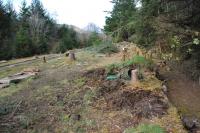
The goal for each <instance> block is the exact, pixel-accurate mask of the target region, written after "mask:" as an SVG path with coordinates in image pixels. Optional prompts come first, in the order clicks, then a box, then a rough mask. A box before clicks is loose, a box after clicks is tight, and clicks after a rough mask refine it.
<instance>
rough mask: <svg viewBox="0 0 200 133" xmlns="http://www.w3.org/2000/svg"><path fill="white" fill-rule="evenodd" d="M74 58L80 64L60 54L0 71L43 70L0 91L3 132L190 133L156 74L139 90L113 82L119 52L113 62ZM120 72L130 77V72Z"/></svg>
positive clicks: (80, 52) (80, 53) (83, 55)
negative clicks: (110, 74) (148, 132)
mask: <svg viewBox="0 0 200 133" xmlns="http://www.w3.org/2000/svg"><path fill="white" fill-rule="evenodd" d="M120 46H123V45H122V44H120ZM127 46H128V49H129V50H131V49H134V45H126V47H127ZM75 53H76V58H77V60H76V61H70V60H69V58H68V57H65V56H64V55H60V56H58V57H56V58H54V59H47V63H43V62H42V59H40V60H38V61H36V62H35V63H34V64H30V63H28V64H26V65H19V66H16V67H15V68H13V69H12V70H9V68H7V72H4V71H1V74H2V72H3V73H4V74H3V75H4V77H5V76H6V75H11V74H14V73H17V72H20V71H23V70H25V68H26V69H27V68H32V69H33V68H37V69H39V70H40V71H39V73H38V74H37V75H36V76H34V77H31V78H28V79H26V80H23V81H22V82H20V83H17V84H11V85H10V87H8V88H4V89H1V90H0V105H1V108H0V115H1V117H0V125H1V128H0V131H1V132H20V133H22V132H63V131H64V132H115V133H116V132H124V131H125V132H127V133H128V132H130V131H131V130H132V131H133V130H145V128H146V130H150V129H151V130H152V131H156V130H158V131H160V132H165V131H167V132H181V133H183V132H186V131H185V130H184V128H183V126H182V124H181V120H180V118H179V116H178V114H177V110H176V108H175V107H173V106H172V105H171V104H170V102H169V101H168V100H167V96H166V95H165V94H164V92H163V90H162V89H161V88H162V86H161V82H160V81H159V80H157V79H156V78H155V77H154V76H153V73H152V74H151V73H149V72H146V74H145V77H144V79H145V80H144V81H140V82H139V83H138V84H135V85H132V84H130V83H131V81H130V80H128V79H126V78H123V77H122V78H119V79H115V80H109V79H106V78H107V74H108V72H109V71H108V70H109V69H108V68H109V66H112V65H111V64H119V63H121V58H122V53H121V52H119V53H116V54H111V55H110V56H109V57H107V56H106V55H102V54H98V53H96V52H95V51H93V50H92V51H90V50H89V51H88V50H85V49H77V50H76V52H75ZM131 53H135V52H134V51H132V52H131ZM12 62H13V63H14V62H15V61H12ZM8 70H9V71H8ZM120 71H121V72H120V73H122V72H123V73H124V74H125V75H126V68H123V69H121V70H120ZM137 125H140V126H139V127H138V128H136V126H137ZM134 127H135V128H134ZM140 128H141V129H140Z"/></svg>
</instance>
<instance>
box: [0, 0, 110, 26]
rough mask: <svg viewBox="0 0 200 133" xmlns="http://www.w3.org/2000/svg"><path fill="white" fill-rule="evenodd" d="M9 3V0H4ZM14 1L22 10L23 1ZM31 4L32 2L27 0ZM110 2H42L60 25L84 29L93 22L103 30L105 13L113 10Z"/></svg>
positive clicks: (42, 0) (55, 0)
mask: <svg viewBox="0 0 200 133" xmlns="http://www.w3.org/2000/svg"><path fill="white" fill-rule="evenodd" d="M3 1H7V0H3ZM11 1H13V4H14V7H15V8H16V10H19V9H20V5H21V3H22V1H23V0H11ZM26 1H27V3H28V4H30V2H31V0H26ZM109 1H110V0H41V2H42V3H43V5H44V7H45V9H47V10H48V11H49V13H50V14H51V15H53V16H54V18H56V20H57V22H58V23H60V24H70V25H75V26H77V27H80V28H84V27H85V26H86V25H87V24H88V23H90V22H93V23H95V24H96V25H97V26H99V27H101V28H103V26H104V24H105V16H106V15H107V13H105V12H104V11H111V10H112V3H110V2H109Z"/></svg>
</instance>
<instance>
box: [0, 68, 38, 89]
mask: <svg viewBox="0 0 200 133" xmlns="http://www.w3.org/2000/svg"><path fill="white" fill-rule="evenodd" d="M38 72H39V69H35V68H32V69H31V68H28V69H25V70H23V71H22V72H20V73H17V74H14V75H12V76H8V77H6V78H3V79H0V89H2V88H6V87H9V85H10V84H11V83H15V84H17V83H19V82H21V81H22V80H24V79H27V78H29V77H32V76H35V75H37V74H38Z"/></svg>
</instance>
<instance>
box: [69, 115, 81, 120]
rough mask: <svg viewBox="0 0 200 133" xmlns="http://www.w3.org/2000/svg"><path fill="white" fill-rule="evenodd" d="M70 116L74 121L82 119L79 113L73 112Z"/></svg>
mask: <svg viewBox="0 0 200 133" xmlns="http://www.w3.org/2000/svg"><path fill="white" fill-rule="evenodd" d="M69 117H70V118H71V119H72V120H74V121H80V119H81V115H79V114H72V115H70V116H69Z"/></svg>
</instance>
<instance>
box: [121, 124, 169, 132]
mask: <svg viewBox="0 0 200 133" xmlns="http://www.w3.org/2000/svg"><path fill="white" fill-rule="evenodd" d="M125 133H165V130H164V129H163V128H161V127H160V126H158V125H152V124H141V125H139V126H138V127H136V128H128V129H126V130H125Z"/></svg>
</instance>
